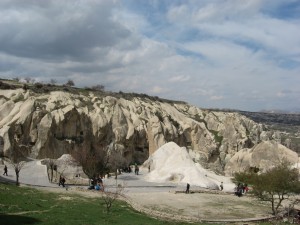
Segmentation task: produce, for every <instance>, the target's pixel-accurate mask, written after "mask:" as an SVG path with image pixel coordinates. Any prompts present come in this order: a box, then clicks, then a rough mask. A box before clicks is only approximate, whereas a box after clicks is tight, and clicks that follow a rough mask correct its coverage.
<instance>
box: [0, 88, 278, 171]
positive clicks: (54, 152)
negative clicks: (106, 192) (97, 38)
mask: <svg viewBox="0 0 300 225" xmlns="http://www.w3.org/2000/svg"><path fill="white" fill-rule="evenodd" d="M12 99H13V100H12ZM0 136H1V137H2V138H3V140H4V148H3V150H2V151H3V154H6V155H9V154H10V153H11V151H12V150H14V149H15V150H18V149H19V148H20V146H27V150H26V151H27V152H26V154H28V155H30V156H31V157H34V158H44V157H51V158H55V157H56V158H58V157H60V156H61V155H63V154H70V153H71V152H72V151H74V150H81V149H85V148H91V149H96V150H97V149H98V148H99V147H100V146H102V145H109V146H112V148H115V150H118V151H119V152H120V154H123V156H124V157H125V158H126V160H127V162H128V163H130V162H133V161H134V162H138V163H143V161H145V160H146V159H147V158H148V156H149V155H151V154H153V153H154V152H155V151H156V150H157V149H158V148H160V147H161V146H162V145H164V144H166V143H168V142H171V141H173V142H175V143H176V144H178V145H179V146H181V147H186V148H188V149H189V154H190V155H191V156H192V158H193V160H194V161H195V162H199V163H201V164H202V165H203V166H205V167H206V168H210V169H212V170H214V171H218V172H220V173H221V172H223V170H224V168H226V166H227V164H228V165H230V163H231V159H232V158H234V157H237V156H236V154H242V153H243V151H244V150H243V149H245V148H247V149H252V148H253V147H254V146H257V145H258V143H260V142H261V141H267V140H269V139H271V138H276V140H277V142H280V141H281V139H280V135H279V134H276V133H274V132H273V133H272V132H269V131H268V132H266V131H264V127H263V126H262V125H261V124H257V123H255V122H253V121H252V120H250V119H248V118H246V117H244V116H241V115H239V114H237V113H224V112H213V111H208V110H201V109H199V108H197V107H195V106H191V105H188V104H184V103H172V104H170V103H166V102H159V101H154V100H150V99H148V98H139V97H133V98H132V99H130V100H127V99H124V98H116V97H113V96H105V97H100V96H96V95H95V94H93V93H89V95H88V96H87V95H83V94H78V95H75V94H71V93H68V92H62V91H55V92H51V93H48V94H37V93H32V92H31V91H27V92H25V91H24V90H22V89H18V90H5V91H4V90H0ZM266 148H267V150H266V151H272V150H270V149H269V148H272V146H267V145H266ZM266 160H267V159H266ZM241 165H242V166H244V164H241ZM231 167H232V166H231ZM228 168H229V167H228Z"/></svg>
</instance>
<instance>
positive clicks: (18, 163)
mask: <svg viewBox="0 0 300 225" xmlns="http://www.w3.org/2000/svg"><path fill="white" fill-rule="evenodd" d="M8 163H9V164H10V165H12V167H13V168H14V171H15V173H16V185H17V186H19V185H20V182H19V177H20V171H21V169H22V168H23V166H24V165H25V161H16V162H14V161H12V160H10V159H9V160H8Z"/></svg>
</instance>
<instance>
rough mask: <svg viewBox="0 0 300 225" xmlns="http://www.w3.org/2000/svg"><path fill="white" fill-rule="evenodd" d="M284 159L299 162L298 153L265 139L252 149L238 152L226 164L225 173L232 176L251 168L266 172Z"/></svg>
mask: <svg viewBox="0 0 300 225" xmlns="http://www.w3.org/2000/svg"><path fill="white" fill-rule="evenodd" d="M283 161H288V162H290V163H292V164H297V163H298V162H299V158H298V154H297V153H296V152H294V151H292V150H290V149H288V148H286V147H285V146H283V145H281V144H278V143H277V142H275V141H263V142H261V143H259V144H258V145H256V146H255V147H254V148H252V149H242V150H241V151H239V152H237V153H236V154H235V155H234V156H233V157H232V158H231V159H230V160H229V162H228V163H227V164H226V166H225V174H226V175H228V176H231V175H232V174H233V173H234V172H245V171H249V170H251V169H257V170H259V171H260V172H265V171H266V170H268V169H270V168H272V167H274V166H276V165H279V164H280V163H281V162H283Z"/></svg>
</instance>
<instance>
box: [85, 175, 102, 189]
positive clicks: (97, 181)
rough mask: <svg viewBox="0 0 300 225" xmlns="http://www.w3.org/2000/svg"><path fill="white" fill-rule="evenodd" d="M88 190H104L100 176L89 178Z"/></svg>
mask: <svg viewBox="0 0 300 225" xmlns="http://www.w3.org/2000/svg"><path fill="white" fill-rule="evenodd" d="M88 189H89V190H93V189H94V190H97V191H104V185H103V180H102V179H101V177H98V178H94V179H91V184H90V186H89V188H88Z"/></svg>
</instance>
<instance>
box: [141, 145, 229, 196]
mask: <svg viewBox="0 0 300 225" xmlns="http://www.w3.org/2000/svg"><path fill="white" fill-rule="evenodd" d="M148 165H150V168H151V172H150V173H149V174H148V175H147V176H146V178H145V179H147V180H148V181H152V182H176V183H178V184H182V185H186V183H189V184H190V185H191V186H198V187H203V188H209V189H219V185H220V183H221V182H223V183H224V190H225V191H226V190H227V191H232V190H233V188H234V184H233V183H232V182H231V181H230V178H228V177H222V176H218V175H216V174H215V173H213V172H210V171H207V170H206V169H204V168H203V167H202V166H201V165H200V164H198V163H195V162H194V161H193V160H192V158H191V157H190V155H189V153H188V152H187V150H186V148H181V147H179V146H178V145H177V144H175V143H174V142H169V143H167V144H165V145H163V146H162V147H160V148H159V149H158V150H157V151H156V152H155V153H154V154H153V155H152V156H150V157H149V159H148V160H147V161H146V162H145V163H144V166H146V167H148Z"/></svg>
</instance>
